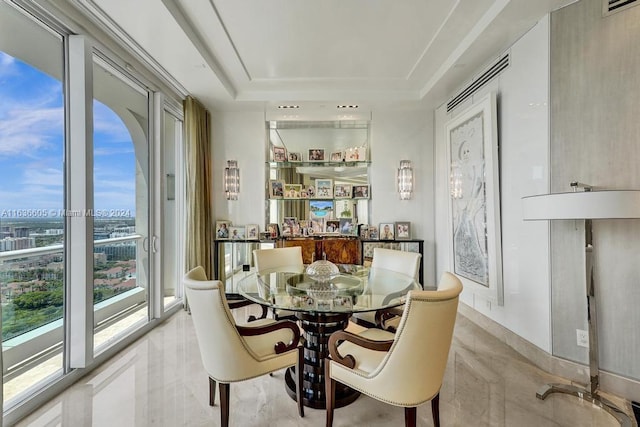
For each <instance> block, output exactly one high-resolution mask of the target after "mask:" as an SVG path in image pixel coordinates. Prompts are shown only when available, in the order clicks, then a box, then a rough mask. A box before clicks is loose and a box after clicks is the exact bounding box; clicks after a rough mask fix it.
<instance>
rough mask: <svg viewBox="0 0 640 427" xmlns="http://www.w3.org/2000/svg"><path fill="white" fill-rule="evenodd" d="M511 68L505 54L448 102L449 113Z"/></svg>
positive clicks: (507, 56)
mask: <svg viewBox="0 0 640 427" xmlns="http://www.w3.org/2000/svg"><path fill="white" fill-rule="evenodd" d="M508 66H509V54H508V53H507V54H505V55H503V56H502V57H500V59H498V60H497V61H496V62H495V63H493V65H491V66H489V68H487V70H486V71H484V72H483V73H482V74H480V76H478V77H477V78H476V79H474V80H473V81H472V82H471V83H470V84H469V85H468V86H467V87H465V88H463V89H462V90H461V91H460V92H459V93H458V94H457V95H456V96H454V97H453V98H451V99H450V100H449V102H447V113H448V112H450V111H451V110H453V109H454V108H456V106H457V105H458V104H460V103H461V102H463V101H464V100H465V99H467V98H469V97H470V96H471V95H473V94H474V93H476V92H477V91H478V90H480V88H482V87H483V86H484V85H486V84H487V83H489V82H490V81H491V80H492V79H493V78H494V77H495V76H497V75H498V74H500V73H501V72H502V70H504V69H505V68H507V67H508Z"/></svg>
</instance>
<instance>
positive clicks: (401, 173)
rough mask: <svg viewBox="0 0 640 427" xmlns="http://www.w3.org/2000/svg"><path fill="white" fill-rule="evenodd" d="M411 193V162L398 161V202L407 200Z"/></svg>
mask: <svg viewBox="0 0 640 427" xmlns="http://www.w3.org/2000/svg"><path fill="white" fill-rule="evenodd" d="M412 191H413V169H412V168H411V160H400V168H399V169H398V192H399V193H400V200H409V199H410V198H411V192H412Z"/></svg>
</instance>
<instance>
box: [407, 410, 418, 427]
mask: <svg viewBox="0 0 640 427" xmlns="http://www.w3.org/2000/svg"><path fill="white" fill-rule="evenodd" d="M416 413H417V411H416V407H415V406H414V407H413V408H404V425H405V427H416Z"/></svg>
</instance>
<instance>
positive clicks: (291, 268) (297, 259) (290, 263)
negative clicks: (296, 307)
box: [253, 246, 304, 320]
mask: <svg viewBox="0 0 640 427" xmlns="http://www.w3.org/2000/svg"><path fill="white" fill-rule="evenodd" d="M253 263H254V265H255V266H256V271H257V272H258V274H261V273H263V272H265V271H269V272H287V273H302V272H304V263H303V262H302V248H301V247H300V246H292V247H288V248H270V249H254V250H253ZM273 316H274V318H275V319H276V320H278V319H293V318H295V313H294V312H293V311H289V310H280V309H275V310H274V311H273Z"/></svg>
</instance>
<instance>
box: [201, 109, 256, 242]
mask: <svg viewBox="0 0 640 427" xmlns="http://www.w3.org/2000/svg"><path fill="white" fill-rule="evenodd" d="M211 119H212V120H211V128H212V129H211V133H212V141H213V150H212V156H213V171H212V174H213V214H214V217H215V219H217V220H221V219H225V220H230V221H232V223H233V225H247V224H258V226H259V227H260V230H261V231H264V230H263V228H264V224H265V204H264V196H265V152H266V149H265V122H264V113H263V112H212V114H211ZM227 160H237V161H238V167H239V169H240V196H239V197H238V200H227V199H226V197H225V194H224V188H223V184H222V177H223V174H224V168H225V167H226V166H227Z"/></svg>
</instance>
